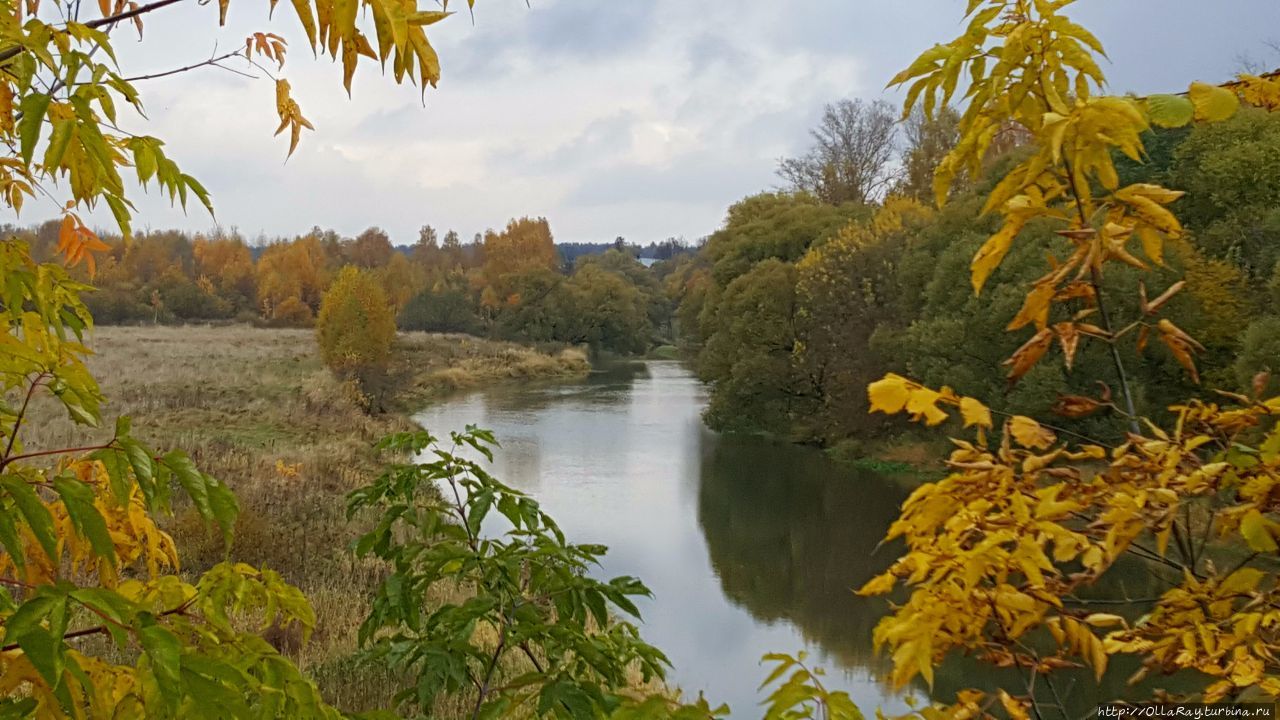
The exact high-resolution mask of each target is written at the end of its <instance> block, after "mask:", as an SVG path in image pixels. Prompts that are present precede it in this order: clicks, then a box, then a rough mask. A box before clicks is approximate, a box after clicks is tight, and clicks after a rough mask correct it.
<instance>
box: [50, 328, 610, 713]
mask: <svg viewBox="0 0 1280 720" xmlns="http://www.w3.org/2000/svg"><path fill="white" fill-rule="evenodd" d="M88 344H89V346H90V347H91V349H92V350H93V351H94V355H93V356H92V357H91V358H90V362H89V365H90V368H91V370H92V372H93V373H94V375H95V376H96V377H97V378H98V379H99V382H100V383H101V386H102V390H103V392H104V394H105V395H106V396H107V398H108V404H107V406H106V408H105V412H104V418H106V419H107V422H106V423H104V424H105V425H107V426H108V427H109V426H110V424H111V420H113V419H114V418H115V417H116V416H117V415H127V416H130V417H131V418H132V419H133V427H134V431H135V433H136V434H137V435H138V436H139V437H141V438H143V439H145V440H146V441H147V442H149V443H150V444H151V445H152V446H153V447H156V448H161V449H167V448H171V447H181V448H184V449H186V450H187V451H188V452H189V453H190V454H191V456H192V458H193V460H194V461H195V462H196V464H197V465H198V466H199V467H200V468H201V469H202V470H204V471H205V472H207V473H209V474H211V475H213V476H215V477H217V478H219V479H221V480H223V481H225V482H226V483H228V484H229V485H230V486H231V488H232V489H233V490H234V491H235V493H236V495H237V497H238V499H239V502H240V508H241V513H240V516H239V520H238V522H237V526H236V533H235V540H234V545H233V547H232V548H231V549H230V556H231V558H232V559H235V560H238V561H241V562H246V563H249V564H251V565H254V566H267V567H270V568H272V569H274V570H277V571H278V572H280V573H282V574H283V575H284V577H285V578H286V580H288V581H289V582H291V583H293V584H295V585H297V586H298V587H299V588H301V589H302V591H303V592H304V593H305V594H306V595H307V597H308V598H309V599H310V600H311V602H312V604H313V605H314V607H315V610H316V616H317V624H316V630H315V632H314V634H313V635H312V637H311V638H310V640H309V641H308V642H306V643H303V642H302V638H301V637H300V636H299V635H298V634H297V633H296V632H282V631H274V630H273V631H269V632H268V637H269V638H270V639H271V641H272V642H273V644H275V645H276V646H277V647H278V648H279V649H281V650H282V651H284V652H286V653H288V654H290V655H291V656H293V657H294V659H295V660H296V661H297V662H298V663H299V664H300V665H301V666H302V667H303V668H304V669H305V671H306V672H308V673H309V674H310V675H311V676H312V677H313V678H315V679H316V681H317V682H318V683H319V684H320V686H321V689H322V691H323V692H324V694H325V696H326V698H327V699H328V700H329V701H330V702H331V703H333V704H335V705H337V706H339V707H342V708H343V709H345V710H349V711H355V710H363V709H369V708H375V707H385V706H386V705H387V702H388V700H389V698H390V697H391V695H392V694H393V693H394V688H395V684H394V683H395V680H396V678H390V677H387V676H386V675H385V673H384V672H383V671H380V670H378V669H377V668H370V667H365V666H362V665H361V664H359V663H358V662H357V661H356V659H355V657H354V651H355V649H356V647H355V636H356V628H357V627H358V626H359V623H360V621H361V620H362V619H363V618H364V616H365V614H366V612H367V608H368V604H367V600H366V598H367V597H368V595H369V593H370V590H371V588H372V587H374V584H375V583H376V582H377V580H378V579H379V577H380V573H381V572H382V570H381V568H380V567H379V566H378V565H377V564H376V563H370V562H364V563H361V562H356V561H354V559H353V558H352V556H351V554H350V553H349V552H348V549H347V548H348V546H349V544H350V542H351V540H352V539H353V538H355V537H357V536H358V535H359V533H360V532H362V531H363V530H365V529H367V528H365V527H364V525H362V524H361V522H360V519H359V518H357V519H356V520H355V521H353V522H350V523H349V522H347V520H346V518H345V514H344V509H345V502H344V497H345V495H346V494H347V493H348V492H349V491H350V490H352V489H354V488H355V487H358V486H360V485H363V484H365V483H367V482H369V480H371V479H372V477H373V476H374V475H375V474H376V472H377V469H378V466H379V465H378V464H379V458H377V457H376V455H375V453H374V452H373V450H372V445H373V443H374V442H375V441H376V440H377V439H378V438H380V437H382V436H383V435H385V434H387V433H388V432H393V431H396V430H403V429H408V428H409V427H410V426H411V421H410V420H409V413H411V412H412V411H413V410H416V409H420V408H421V407H422V406H423V405H425V404H426V403H428V402H430V401H431V400H432V399H433V398H439V397H442V396H444V395H447V394H448V393H451V392H456V391H458V390H461V389H466V388H471V387H477V386H481V385H485V384H491V383H499V382H518V381H535V380H542V379H554V378H569V377H576V376H580V375H582V374H584V373H585V372H587V371H588V370H589V367H590V366H589V364H588V363H587V360H586V357H585V356H584V355H583V354H582V353H580V352H578V351H577V350H575V349H567V350H562V351H559V352H556V353H555V354H551V353H544V352H540V351H538V350H534V349H530V348H526V347H522V346H519V345H515V344H511V343H503V342H493V341H488V340H483V339H478V338H475V337H471V336H466V335H438V334H428V333H401V334H400V335H399V337H398V338H397V341H396V351H395V355H394V362H393V366H392V368H391V370H390V373H389V376H390V378H391V381H390V388H389V392H388V393H387V395H388V397H387V401H386V407H385V411H384V412H375V411H371V409H370V408H369V407H368V403H367V401H365V399H364V398H363V397H362V395H361V393H359V392H358V391H357V390H356V388H355V387H354V386H353V385H352V384H351V383H348V382H342V381H339V380H338V379H337V378H335V377H334V375H333V374H332V373H331V372H330V371H329V370H327V369H325V368H324V367H323V365H322V364H321V362H320V358H319V356H318V354H317V351H316V343H315V337H314V333H312V332H311V331H309V330H303V329H283V328H277V329H264V328H253V327H248V326H224V327H213V326H184V327H165V326H145V327H99V328H96V329H94V330H93V331H92V333H91V335H90V336H89V342H88ZM58 410H59V408H58V406H57V405H56V403H54V402H52V401H48V402H45V403H43V404H40V405H39V406H38V407H37V408H36V409H35V415H34V416H33V420H34V422H33V423H32V425H31V427H32V428H33V431H32V433H31V435H30V437H29V442H30V443H31V444H32V445H33V446H36V445H38V446H42V447H62V446H66V445H68V444H71V443H75V442H83V441H84V439H85V438H84V436H83V434H82V433H80V432H79V431H77V430H76V429H74V428H73V426H72V425H71V423H70V422H69V421H68V420H67V419H66V418H65V417H63V416H60V415H59V414H58ZM441 430H442V431H447V429H441ZM102 432H104V433H105V432H109V431H106V430H104V431H102ZM163 524H164V527H165V529H166V530H168V531H169V532H170V533H171V534H172V535H173V536H174V539H175V542H176V543H177V546H178V551H179V556H180V557H181V558H182V561H183V568H182V570H183V573H184V574H185V575H187V576H189V577H194V576H195V575H197V574H198V573H199V572H200V571H202V570H204V569H207V568H208V567H209V566H211V565H213V564H215V563H217V562H219V561H221V560H222V559H223V557H224V552H225V548H224V546H223V542H222V539H221V535H220V533H218V532H217V531H216V530H213V529H210V528H206V527H205V526H204V525H203V523H202V522H201V521H200V519H199V517H198V515H197V514H196V513H195V511H194V510H193V509H192V508H190V507H189V506H185V507H184V506H182V505H179V506H177V507H176V508H175V513H174V516H173V517H171V518H167V519H165V521H164V523H163ZM441 710H442V711H447V709H445V708H441ZM446 714H447V712H446Z"/></svg>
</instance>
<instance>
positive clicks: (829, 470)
mask: <svg viewBox="0 0 1280 720" xmlns="http://www.w3.org/2000/svg"><path fill="white" fill-rule="evenodd" d="M905 497H906V493H905V492H904V491H903V490H902V489H901V488H899V487H898V486H896V485H894V484H892V483H890V482H889V481H887V480H885V479H883V478H881V477H878V476H876V475H875V474H873V473H865V472H859V471H856V470H851V469H843V468H838V467H836V466H834V465H833V464H832V463H831V462H829V461H828V460H827V459H826V458H825V457H823V456H822V455H821V454H820V453H818V452H816V451H812V450H806V449H801V448H795V447H792V446H787V445H782V444H774V443H768V442H764V441H761V440H760V439H758V438H731V437H722V438H719V439H718V440H712V441H711V442H710V451H709V452H708V453H707V456H706V457H704V459H703V463H702V471H701V485H700V491H699V494H698V521H699V523H700V524H701V525H702V530H703V534H704V536H705V537H706V542H707V549H708V554H709V556H710V558H711V564H712V566H713V567H714V568H715V571H716V574H717V576H718V577H719V578H720V584H721V586H722V588H723V590H724V593H725V595H726V596H727V597H728V598H729V599H730V600H731V601H732V602H733V603H734V604H736V605H739V606H741V607H743V608H745V609H746V610H747V611H748V612H750V613H751V615H752V616H753V617H755V618H756V619H757V620H760V621H762V622H773V621H777V620H783V619H785V620H789V621H790V622H792V623H793V624H794V625H795V626H796V627H797V628H798V629H799V630H800V631H801V633H802V634H803V635H804V636H805V638H806V639H807V640H809V641H810V642H813V643H815V644H816V645H819V646H820V647H822V649H823V650H825V651H826V652H827V653H828V654H829V655H831V656H832V657H833V658H835V659H837V660H838V661H839V662H840V663H841V664H843V665H844V666H845V667H849V668H853V667H863V668H868V669H870V670H871V671H872V672H873V673H875V672H878V671H879V670H881V669H883V667H885V666H884V664H883V663H880V662H877V661H876V658H874V657H873V655H872V653H871V631H872V629H873V628H874V627H875V624H876V621H877V620H879V619H880V617H881V616H883V615H884V613H885V612H886V611H887V610H888V608H887V606H886V604H885V602H884V600H883V599H881V598H860V597H857V596H855V595H854V594H853V592H852V589H853V588H856V587H858V586H860V585H861V584H862V583H864V582H866V581H867V580H868V579H869V578H871V577H872V576H873V575H874V574H876V573H877V572H879V571H882V570H883V569H884V568H886V567H887V566H888V565H889V563H891V562H892V560H893V558H894V557H895V555H896V551H897V548H894V547H889V546H886V547H883V548H880V549H879V550H876V545H877V544H878V543H879V542H880V541H881V540H882V539H883V538H884V534H885V532H886V531H887V530H888V528H889V523H890V522H892V520H893V518H895V517H896V516H897V513H898V507H899V505H900V503H901V502H902V500H903V499H904V498H905ZM787 649H788V648H778V650H787Z"/></svg>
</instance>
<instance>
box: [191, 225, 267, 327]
mask: <svg viewBox="0 0 1280 720" xmlns="http://www.w3.org/2000/svg"><path fill="white" fill-rule="evenodd" d="M191 251H192V254H193V255H194V256H195V263H196V272H197V273H198V277H207V278H209V281H210V282H212V283H213V286H214V287H215V288H216V289H217V292H218V295H220V296H221V297H223V298H225V299H226V300H227V301H228V302H230V303H231V304H232V305H233V306H234V307H235V308H236V309H238V310H244V309H251V308H253V307H254V305H255V304H256V298H257V283H256V277H255V272H254V266H253V254H252V253H250V252H249V248H248V247H247V246H246V245H245V244H244V241H242V240H241V239H240V238H239V237H213V238H204V237H197V238H196V240H195V242H194V243H192V246H191Z"/></svg>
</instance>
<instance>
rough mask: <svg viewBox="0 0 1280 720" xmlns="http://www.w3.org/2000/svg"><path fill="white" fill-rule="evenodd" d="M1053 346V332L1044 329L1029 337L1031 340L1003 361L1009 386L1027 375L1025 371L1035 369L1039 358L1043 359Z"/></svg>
mask: <svg viewBox="0 0 1280 720" xmlns="http://www.w3.org/2000/svg"><path fill="white" fill-rule="evenodd" d="M1051 344H1053V331H1052V330H1050V329H1049V328H1044V329H1042V330H1041V331H1040V332H1038V333H1036V334H1035V335H1033V336H1031V339H1030V340H1028V341H1026V342H1025V343H1023V344H1022V347H1020V348H1018V349H1017V350H1016V351H1015V352H1014V353H1013V355H1012V356H1010V357H1009V359H1008V360H1005V361H1004V363H1003V364H1004V365H1009V366H1010V367H1009V375H1008V378H1009V384H1010V385H1012V384H1014V383H1016V382H1018V379H1019V378H1021V377H1022V376H1023V375H1026V374H1027V371H1028V370H1030V369H1031V368H1033V367H1035V364H1036V363H1038V362H1040V358H1042V357H1044V354H1045V351H1047V350H1048V349H1049V346H1050V345H1051Z"/></svg>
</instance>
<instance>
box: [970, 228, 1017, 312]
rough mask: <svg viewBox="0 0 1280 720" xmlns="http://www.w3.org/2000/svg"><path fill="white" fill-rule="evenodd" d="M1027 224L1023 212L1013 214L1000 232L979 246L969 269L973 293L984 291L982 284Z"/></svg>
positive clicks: (998, 264)
mask: <svg viewBox="0 0 1280 720" xmlns="http://www.w3.org/2000/svg"><path fill="white" fill-rule="evenodd" d="M1026 224H1027V217H1026V215H1025V214H1023V213H1017V214H1014V215H1011V216H1010V217H1008V218H1007V219H1006V220H1005V223H1004V226H1003V227H1001V228H1000V230H999V232H997V233H996V234H995V235H992V236H991V237H990V238H988V239H987V241H986V242H985V243H983V244H982V247H981V248H978V253H977V254H976V255H974V256H973V262H972V263H970V265H969V269H970V270H972V272H973V277H972V282H973V293H974V294H975V295H977V294H980V293H981V292H982V286H983V285H985V284H986V282H987V278H989V277H991V273H993V272H995V269H996V268H997V267H999V266H1000V261H1001V260H1004V256H1005V255H1006V254H1008V252H1009V248H1010V247H1012V246H1013V240H1014V238H1016V237H1017V236H1018V233H1019V232H1021V231H1022V228H1023V226H1024V225H1026Z"/></svg>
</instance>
